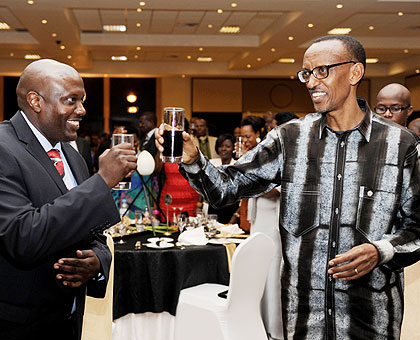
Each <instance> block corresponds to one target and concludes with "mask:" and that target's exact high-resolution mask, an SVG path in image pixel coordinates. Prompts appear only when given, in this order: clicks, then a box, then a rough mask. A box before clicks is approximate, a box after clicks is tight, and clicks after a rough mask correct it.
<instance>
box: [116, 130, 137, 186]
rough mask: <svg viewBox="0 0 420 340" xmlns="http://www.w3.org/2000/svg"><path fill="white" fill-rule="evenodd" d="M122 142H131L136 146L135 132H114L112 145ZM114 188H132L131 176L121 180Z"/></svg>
mask: <svg viewBox="0 0 420 340" xmlns="http://www.w3.org/2000/svg"><path fill="white" fill-rule="evenodd" d="M122 143H130V144H131V145H132V146H133V147H134V135H133V134H123V133H114V134H113V135H112V137H111V146H115V145H118V144H122ZM113 189H114V190H129V189H131V177H130V176H128V177H124V178H123V180H122V181H121V182H119V183H118V184H117V185H116V186H114V188H113Z"/></svg>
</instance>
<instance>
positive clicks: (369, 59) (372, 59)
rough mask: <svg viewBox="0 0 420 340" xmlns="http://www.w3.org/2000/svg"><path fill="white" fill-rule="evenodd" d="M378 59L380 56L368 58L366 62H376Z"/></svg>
mask: <svg viewBox="0 0 420 340" xmlns="http://www.w3.org/2000/svg"><path fill="white" fill-rule="evenodd" d="M378 61H379V59H378V58H366V64H376V63H377V62H378Z"/></svg>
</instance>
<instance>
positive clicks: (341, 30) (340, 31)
mask: <svg viewBox="0 0 420 340" xmlns="http://www.w3.org/2000/svg"><path fill="white" fill-rule="evenodd" d="M350 32H351V28H350V27H339V28H333V29H332V30H330V31H328V34H339V35H340V34H341V35H344V34H349V33H350Z"/></svg>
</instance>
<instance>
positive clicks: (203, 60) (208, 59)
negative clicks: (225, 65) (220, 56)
mask: <svg viewBox="0 0 420 340" xmlns="http://www.w3.org/2000/svg"><path fill="white" fill-rule="evenodd" d="M197 61H199V62H202V63H209V62H211V61H213V58H212V57H198V58H197Z"/></svg>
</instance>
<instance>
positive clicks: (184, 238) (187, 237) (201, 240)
mask: <svg viewBox="0 0 420 340" xmlns="http://www.w3.org/2000/svg"><path fill="white" fill-rule="evenodd" d="M208 241H209V240H208V239H207V237H206V235H205V234H204V227H198V228H194V229H190V230H186V231H184V232H183V233H182V234H181V235H179V237H178V242H180V243H181V244H182V245H183V246H192V245H195V246H204V245H205V244H207V243H208Z"/></svg>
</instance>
